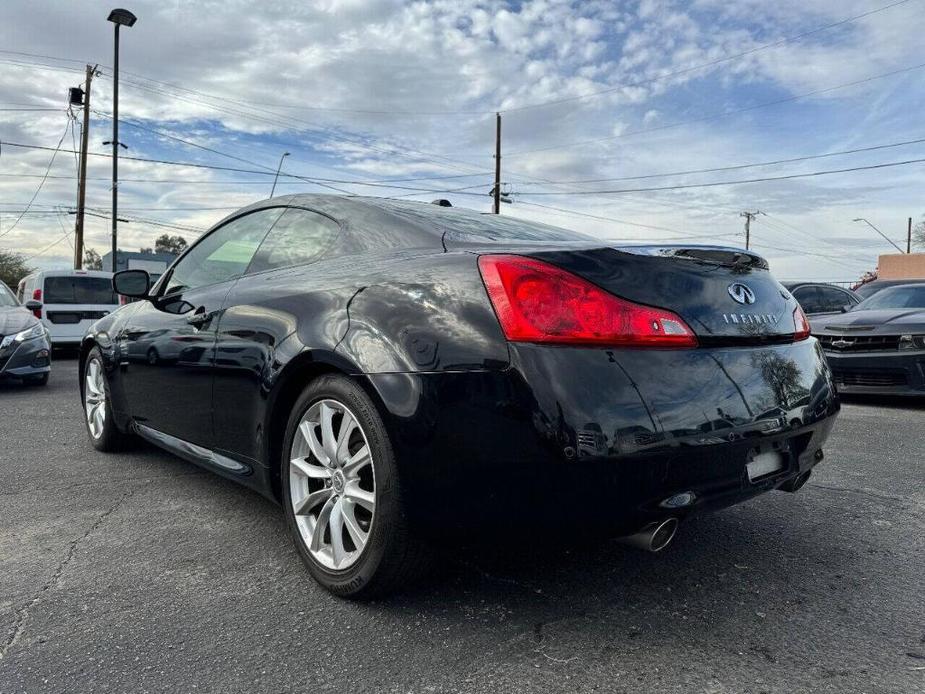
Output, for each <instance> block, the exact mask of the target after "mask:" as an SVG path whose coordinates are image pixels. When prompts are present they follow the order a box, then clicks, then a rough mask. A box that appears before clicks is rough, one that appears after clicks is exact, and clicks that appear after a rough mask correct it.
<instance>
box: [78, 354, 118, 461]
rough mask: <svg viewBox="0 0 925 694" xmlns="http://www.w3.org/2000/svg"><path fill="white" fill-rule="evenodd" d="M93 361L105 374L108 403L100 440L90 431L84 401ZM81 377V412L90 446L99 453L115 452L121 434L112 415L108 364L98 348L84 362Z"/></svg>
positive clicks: (104, 387)
mask: <svg viewBox="0 0 925 694" xmlns="http://www.w3.org/2000/svg"><path fill="white" fill-rule="evenodd" d="M93 361H98V362H99V363H100V369H102V373H103V390H104V391H105V393H106V402H105V404H104V405H103V407H104V408H105V420H104V422H103V433H102V434H100V436H99V438H94V436H93V434H92V433H91V431H90V423H89V422H88V421H87V406H86V402H85V401H84V398H85V397H86V389H87V372H88V371H89V370H90V363H91V362H93ZM81 376H82V378H81V384H80V406H81V410H82V411H83V420H84V427H85V428H86V430H87V438H88V439H90V444H91V445H92V446H93V447H94V448H95V449H97V450H98V451H112V450H115V449H116V448H118V445H119V442H120V434H121V432H119V430H118V429H117V428H116V422H115V419H114V417H113V414H112V395H111V392H110V390H109V378H108V376H107V375H106V362H105V360H104V359H103V354H102V352H100V350H99V348H98V347H94V348H93V349H91V350H90V353H89V354H88V355H87V361H86V362H84V368H83V373H82V375H81Z"/></svg>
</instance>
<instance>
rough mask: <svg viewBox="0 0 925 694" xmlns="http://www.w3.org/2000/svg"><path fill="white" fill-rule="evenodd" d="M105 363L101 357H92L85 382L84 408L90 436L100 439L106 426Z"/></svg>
mask: <svg viewBox="0 0 925 694" xmlns="http://www.w3.org/2000/svg"><path fill="white" fill-rule="evenodd" d="M104 378H105V377H104V376H103V365H102V364H101V363H100V361H99V359H91V360H90V363H89V364H87V376H86V382H85V383H84V409H85V410H86V413H87V427H88V428H89V429H90V436H92V437H93V438H94V439H98V438H99V437H100V436H102V435H103V428H104V427H105V426H106V384H105V383H104V382H103V379H104Z"/></svg>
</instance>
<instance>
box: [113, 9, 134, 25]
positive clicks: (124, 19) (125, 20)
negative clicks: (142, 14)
mask: <svg viewBox="0 0 925 694" xmlns="http://www.w3.org/2000/svg"><path fill="white" fill-rule="evenodd" d="M106 19H108V20H109V21H110V22H112V23H113V24H121V25H122V26H126V27H130V26H134V24H135V22H137V21H138V17H136V16H135V15H133V14H132V13H131V12H129V11H128V10H123V9H122V8H116V9H114V10H113V11H112V12H110V13H109V16H108V17H107V18H106Z"/></svg>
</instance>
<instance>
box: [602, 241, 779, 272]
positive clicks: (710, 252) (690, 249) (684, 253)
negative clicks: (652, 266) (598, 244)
mask: <svg viewBox="0 0 925 694" xmlns="http://www.w3.org/2000/svg"><path fill="white" fill-rule="evenodd" d="M614 248H615V250H618V251H620V252H621V253H630V254H632V255H648V256H662V257H665V258H678V259H682V260H694V261H699V262H703V263H710V264H713V265H722V266H724V267H732V268H742V269H743V270H744V269H745V268H748V269H761V270H767V269H768V261H767V260H765V259H764V258H763V257H762V256H760V255H758V254H757V253H755V252H754V251H746V250H743V249H741V248H732V247H728V246H701V245H683V246H682V245H677V246H666V245H626V246H615V247H614Z"/></svg>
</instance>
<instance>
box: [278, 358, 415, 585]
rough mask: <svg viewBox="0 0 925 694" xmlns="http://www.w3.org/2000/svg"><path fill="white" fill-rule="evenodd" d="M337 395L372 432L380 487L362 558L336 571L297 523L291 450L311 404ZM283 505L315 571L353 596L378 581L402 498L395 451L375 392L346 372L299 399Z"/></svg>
mask: <svg viewBox="0 0 925 694" xmlns="http://www.w3.org/2000/svg"><path fill="white" fill-rule="evenodd" d="M324 399H331V400H337V401H338V402H340V403H342V404H343V405H345V406H346V407H347V408H348V409H349V410H350V411H351V412H352V413H353V415H354V417H356V419H357V421H358V423H359V424H360V426H361V427H362V429H363V433H364V434H365V435H366V442H367V445H368V446H369V448H370V452H371V454H372V459H373V479H374V480H375V488H376V510H375V516H374V519H373V525H372V529H371V530H370V537H369V539H368V540H367V543H366V546H365V547H364V548H363V552H362V554H361V555H360V558H359V559H357V561H356V562H355V563H354V564H353V565H352V566H351V567H349V568H347V569H343V570H339V571H338V570H333V569H329V568H327V567H325V566H322V565H321V564H320V563H318V561H316V560H315V558H314V557H312V555H311V553H310V552H309V550H308V548H307V547H306V545H305V541H304V540H303V538H302V534H301V532H300V531H299V528H298V525H297V524H296V519H295V513H294V511H293V509H292V500H291V494H290V487H289V467H290V465H289V453H290V450H291V449H292V443H293V439H294V438H295V433H296V430H297V427H298V425H299V422H301V420H302V417H303V416H304V415H305V413H306V412H307V411H308V409H309V408H310V407H311V406H312V405H314V404H315V403H316V402H318V401H319V400H324ZM280 470H281V472H282V480H281V481H282V504H283V509H284V511H285V514H286V524H287V525H288V526H289V531H290V533H291V534H292V537H293V541H294V542H295V545H296V548H297V549H298V551H299V554H300V555H301V556H302V560H303V561H304V562H305V564H306V566H307V567H308V569H309V571H310V572H311V574H312V576H313V577H314V578H315V579H316V580H317V581H318V582H319V583H321V584H322V585H323V586H324V587H325V588H327V589H328V590H330V591H331V592H332V593H334V594H335V595H339V596H353V595H357V594H359V593H362V592H363V590H364V588H365V587H367V586H368V585H370V584H371V583H372V582H373V580H374V579H373V577H374V575H375V574H376V571H377V570H378V568H379V566H380V564H381V563H382V561H383V558H384V557H385V556H386V554H387V553H388V552H389V551H390V545H391V544H392V543H391V539H392V530H393V528H394V526H395V524H396V521H397V520H398V519H397V514H399V513H400V505H399V502H398V498H397V476H396V468H395V460H394V454H393V451H392V446H391V443H390V441H389V437H388V433H387V431H386V428H385V425H384V423H383V421H382V418H381V417H380V415H379V413H378V411H377V410H376V407H375V405H374V404H373V402H372V400H371V399H370V398H369V396H368V395H367V394H366V393H365V392H364V391H363V390H362V388H360V387H359V386H358V385H356V384H355V383H353V382H352V381H350V380H348V379H347V378H346V377H343V376H322V377H320V378H319V379H317V380H316V381H314V382H312V383H311V384H310V385H309V386H308V387H307V388H306V389H305V391H304V392H303V393H302V395H301V397H300V398H299V399H298V400H297V401H296V403H295V405H294V407H293V408H292V413H291V415H290V417H289V422H288V424H287V425H286V437H285V439H284V441H283V447H282V461H281V466H280Z"/></svg>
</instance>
